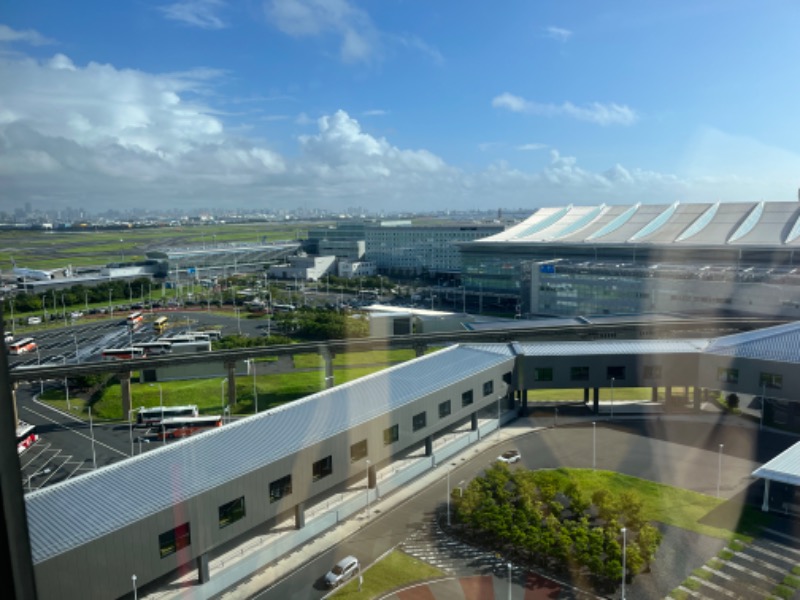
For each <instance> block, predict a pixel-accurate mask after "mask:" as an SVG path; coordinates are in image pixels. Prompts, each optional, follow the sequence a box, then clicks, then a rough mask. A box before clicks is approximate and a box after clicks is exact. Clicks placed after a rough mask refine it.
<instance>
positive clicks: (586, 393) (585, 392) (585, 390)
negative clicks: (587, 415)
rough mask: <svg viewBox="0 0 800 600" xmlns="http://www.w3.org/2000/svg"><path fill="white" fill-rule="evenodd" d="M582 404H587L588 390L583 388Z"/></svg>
mask: <svg viewBox="0 0 800 600" xmlns="http://www.w3.org/2000/svg"><path fill="white" fill-rule="evenodd" d="M583 403H584V404H589V388H583Z"/></svg>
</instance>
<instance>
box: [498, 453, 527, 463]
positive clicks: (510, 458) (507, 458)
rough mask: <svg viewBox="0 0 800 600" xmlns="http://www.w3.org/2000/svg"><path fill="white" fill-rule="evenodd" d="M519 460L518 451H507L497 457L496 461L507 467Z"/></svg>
mask: <svg viewBox="0 0 800 600" xmlns="http://www.w3.org/2000/svg"><path fill="white" fill-rule="evenodd" d="M521 458H522V457H521V456H520V455H519V450H507V451H506V452H503V453H502V454H501V455H500V456H498V457H497V461H498V462H501V463H506V464H507V465H513V464H514V463H515V462H519V461H520V459H521Z"/></svg>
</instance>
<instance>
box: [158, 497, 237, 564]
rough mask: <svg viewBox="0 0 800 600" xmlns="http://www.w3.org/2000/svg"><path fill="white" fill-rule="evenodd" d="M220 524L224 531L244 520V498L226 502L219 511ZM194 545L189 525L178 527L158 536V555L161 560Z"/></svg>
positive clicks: (184, 524)
mask: <svg viewBox="0 0 800 600" xmlns="http://www.w3.org/2000/svg"><path fill="white" fill-rule="evenodd" d="M217 511H218V523H219V528H220V529H222V528H224V527H227V526H228V525H230V524H232V523H235V522H236V521H238V520H239V519H243V518H244V516H245V514H246V510H245V505H244V496H241V497H240V498H236V499H235V500H231V501H230V502H226V503H225V504H223V505H222V506H220V507H219V508H218V509H217ZM191 543H192V531H191V527H190V525H189V523H183V524H182V525H178V526H177V527H175V528H174V529H170V530H169V531H165V532H164V533H162V534H161V535H159V536H158V553H159V555H160V556H161V558H164V557H166V556H169V555H170V554H175V553H176V552H177V551H178V550H180V549H182V548H186V547H187V546H189V545H190V544H191Z"/></svg>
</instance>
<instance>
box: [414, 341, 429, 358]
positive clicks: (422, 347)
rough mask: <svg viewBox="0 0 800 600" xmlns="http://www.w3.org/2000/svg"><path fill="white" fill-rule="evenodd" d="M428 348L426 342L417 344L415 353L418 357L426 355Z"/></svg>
mask: <svg viewBox="0 0 800 600" xmlns="http://www.w3.org/2000/svg"><path fill="white" fill-rule="evenodd" d="M426 349H427V346H426V345H425V344H417V345H416V346H414V354H415V355H416V357H417V358H419V357H421V356H425V350H426Z"/></svg>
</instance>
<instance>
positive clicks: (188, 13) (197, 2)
mask: <svg viewBox="0 0 800 600" xmlns="http://www.w3.org/2000/svg"><path fill="white" fill-rule="evenodd" d="M224 7H225V2H223V0H185V1H184V2H175V3H173V4H165V5H164V6H161V7H159V10H160V11H161V12H162V13H163V14H164V16H165V17H166V18H168V19H172V20H173V21H180V22H181V23H183V24H185V25H192V26H193V27H200V28H202V29H222V28H224V27H227V24H226V23H225V21H223V20H222V19H221V18H220V17H219V16H218V15H217V12H218V11H219V10H220V9H222V8H224Z"/></svg>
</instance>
